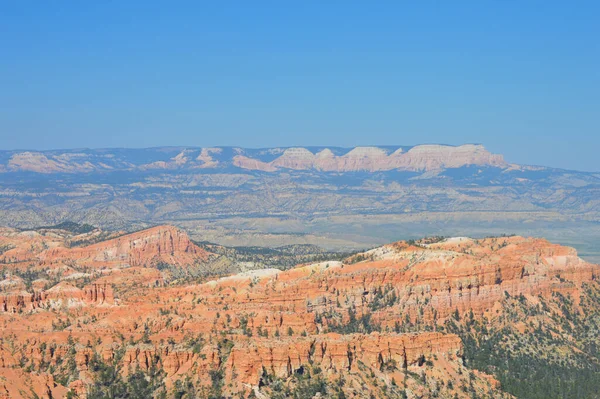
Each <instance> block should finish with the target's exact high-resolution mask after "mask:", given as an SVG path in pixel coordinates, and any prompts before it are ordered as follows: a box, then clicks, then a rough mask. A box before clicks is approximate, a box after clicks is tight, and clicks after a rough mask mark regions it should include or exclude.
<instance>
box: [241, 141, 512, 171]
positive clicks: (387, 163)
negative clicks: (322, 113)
mask: <svg viewBox="0 0 600 399" xmlns="http://www.w3.org/2000/svg"><path fill="white" fill-rule="evenodd" d="M469 165H480V166H491V167H500V168H503V167H507V166H508V164H507V163H506V162H505V161H504V158H503V157H502V155H496V154H492V153H490V152H489V151H487V150H486V149H485V148H484V147H483V146H482V145H474V144H466V145H461V146H458V147H453V146H447V145H419V146H416V147H413V148H411V149H409V150H408V151H407V152H404V151H403V149H402V148H398V149H397V150H395V151H393V152H391V153H388V151H386V150H385V149H383V148H379V147H356V148H354V149H352V150H351V151H349V152H348V153H346V154H344V155H339V156H338V155H334V154H333V152H331V151H330V150H328V149H324V150H321V151H320V152H318V153H316V154H313V153H312V152H311V151H309V150H308V149H306V148H301V147H297V148H288V149H286V150H285V151H284V152H283V154H282V155H281V156H279V157H278V158H276V159H275V160H273V161H271V162H268V163H266V162H262V161H258V160H253V159H252V158H249V157H244V159H243V162H237V163H236V166H239V167H241V168H245V169H259V170H263V171H273V170H275V169H279V168H284V169H296V170H308V169H317V170H322V171H329V172H357V171H369V172H376V171H389V170H404V171H431V170H440V169H446V168H460V167H463V166H469Z"/></svg>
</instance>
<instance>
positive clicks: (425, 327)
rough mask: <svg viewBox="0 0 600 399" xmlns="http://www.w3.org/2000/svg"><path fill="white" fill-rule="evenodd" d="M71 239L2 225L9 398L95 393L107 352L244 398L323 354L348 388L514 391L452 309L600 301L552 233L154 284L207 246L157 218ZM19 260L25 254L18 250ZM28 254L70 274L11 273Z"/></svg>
mask: <svg viewBox="0 0 600 399" xmlns="http://www.w3.org/2000/svg"><path fill="white" fill-rule="evenodd" d="M59 238H60V237H59V236H58V235H52V234H49V235H48V236H45V235H43V234H40V233H36V232H28V233H19V232H16V231H14V230H10V229H6V230H3V236H2V238H1V240H0V243H5V245H8V244H6V243H11V245H14V248H12V249H9V250H7V251H6V252H5V254H4V258H3V259H4V261H5V263H4V264H3V267H4V270H5V272H4V273H7V274H8V276H5V279H4V280H2V281H0V323H1V325H2V330H1V332H0V338H1V339H2V340H1V341H0V370H4V369H6V370H7V373H9V372H10V375H11V376H14V381H12V380H11V381H4V380H0V393H2V392H8V393H7V394H5V396H6V395H9V396H8V397H11V396H10V395H15V392H18V391H17V390H18V389H19V387H22V386H31V387H33V388H34V390H35V391H36V392H39V394H40V395H46V396H45V397H49V394H47V392H46V391H47V390H48V389H50V391H52V392H53V393H52V395H53V397H57V396H56V395H57V394H60V393H61V392H65V391H66V388H65V387H64V386H62V385H61V384H60V383H57V382H56V378H58V379H59V380H60V381H68V384H69V385H70V388H71V389H72V391H73V392H79V393H81V394H82V395H83V393H84V392H85V391H86V389H87V388H86V387H87V386H88V384H90V383H92V382H93V381H94V378H96V374H95V373H94V372H93V371H92V370H91V368H90V367H91V366H90V364H91V363H90V362H91V361H92V360H91V359H92V358H93V357H94V356H95V355H97V356H98V357H99V358H101V359H104V360H105V361H107V362H112V361H113V360H115V359H116V361H117V362H118V364H119V365H120V367H121V372H122V373H123V374H124V375H127V373H128V370H135V369H140V370H144V371H148V372H150V370H151V369H153V368H158V369H161V370H163V371H164V372H165V376H164V377H165V381H166V384H167V386H168V387H171V386H173V384H174V383H175V381H176V380H178V379H183V378H185V377H186V376H189V377H190V378H191V379H192V381H194V382H196V383H197V384H199V386H201V385H205V384H207V381H210V380H211V376H214V374H211V372H215V371H219V372H220V373H221V374H220V375H222V378H223V379H224V382H225V384H224V386H225V387H226V391H227V392H228V393H229V394H232V395H233V394H239V393H240V392H245V393H246V394H248V393H249V389H251V388H252V387H254V388H256V389H258V387H259V386H260V385H262V384H264V381H263V379H264V375H265V373H268V374H269V375H271V376H272V377H270V378H280V379H282V380H283V381H286V380H289V379H291V378H293V376H294V375H296V374H297V373H301V372H303V371H302V370H305V369H307V368H311V367H312V368H314V367H317V366H318V367H319V369H321V370H322V371H323V375H324V376H325V377H326V378H327V379H329V380H335V379H337V378H339V377H340V376H344V378H345V379H346V380H347V383H348V387H349V388H347V389H358V388H356V387H358V386H362V385H360V383H359V381H363V380H364V379H365V378H367V376H374V377H369V378H377V379H379V380H378V381H381V382H380V383H379V384H380V385H377V386H381V384H389V383H390V381H391V380H392V378H393V379H394V381H396V382H397V383H398V384H400V385H401V386H402V387H403V389H407V390H408V391H410V392H413V393H414V394H415V395H416V394H419V395H425V396H427V395H429V394H431V392H432V391H431V390H432V389H433V388H432V387H433V385H431V386H430V385H428V384H425V385H423V383H422V382H419V381H421V378H426V379H427V380H428V381H437V383H436V384H437V385H436V386H441V385H440V384H441V382H442V381H443V382H444V385H443V386H444V388H443V389H444V394H448V395H451V396H450V397H453V396H454V394H457V395H458V396H459V397H469V395H470V394H468V393H467V392H466V391H462V390H460V389H458V388H457V389H450V388H448V385H447V381H449V380H453V381H459V382H460V381H462V380H465V383H467V382H468V381H467V380H470V381H471V383H472V385H473V386H474V387H475V388H474V389H477V390H478V391H479V392H487V395H490V396H492V397H501V395H502V394H501V393H500V391H499V386H498V384H497V382H496V381H495V380H494V379H493V378H492V377H490V376H487V375H485V374H483V373H479V372H477V373H475V374H473V375H471V374H472V373H471V372H470V370H468V369H467V368H466V367H465V364H464V362H463V360H462V358H463V354H464V346H463V343H462V341H461V338H459V336H457V335H455V334H452V333H449V332H447V331H446V330H445V328H444V326H446V322H448V321H449V320H454V317H455V316H454V315H455V314H457V313H458V314H460V315H465V314H468V313H472V314H473V316H472V317H474V319H475V320H485V321H486V323H488V325H489V327H490V328H491V327H492V326H495V325H502V323H503V321H502V320H503V318H502V317H503V315H504V312H505V303H506V298H517V297H522V298H523V299H522V301H525V302H527V301H532V303H533V302H536V301H537V302H539V301H543V300H548V301H551V300H554V298H556V296H557V295H561V296H563V297H565V298H573V306H574V308H573V309H572V310H573V311H584V312H588V313H589V312H591V311H593V310H594V309H584V308H583V305H580V304H582V303H584V302H585V301H586V298H587V295H588V291H587V290H588V289H589V288H590V287H595V286H597V279H598V277H599V276H600V268H599V267H598V266H596V265H592V264H589V263H587V262H585V261H583V260H581V259H579V258H578V257H577V254H576V252H575V251H574V250H573V249H571V248H568V247H562V246H559V245H555V244H552V243H550V242H548V241H545V240H542V239H533V238H523V237H500V238H488V239H482V240H473V239H469V238H452V239H445V240H429V241H427V240H422V241H418V242H416V243H412V242H411V243H408V242H398V243H394V244H390V245H385V246H383V247H379V248H376V249H373V250H370V251H367V252H364V253H360V254H357V255H353V256H351V257H350V258H348V259H346V260H345V261H342V262H333V261H332V262H323V263H318V264H310V265H300V266H298V267H296V268H293V269H291V270H288V271H280V270H276V269H269V270H257V271H250V272H246V273H242V274H237V275H231V276H227V277H224V278H220V279H216V280H210V281H205V282H201V283H185V282H180V283H178V284H177V285H171V286H165V285H164V284H162V283H161V284H155V282H156V281H161V273H162V272H161V271H160V270H157V269H156V268H155V267H154V265H155V263H153V262H154V260H155V259H157V258H158V259H162V260H165V259H167V260H169V261H170V262H175V261H178V262H179V264H181V265H185V264H188V262H190V261H193V260H195V259H200V260H201V259H203V257H205V256H208V255H207V254H206V253H204V252H202V251H201V250H200V249H199V248H198V247H196V246H195V245H194V244H193V243H191V242H190V241H189V240H188V239H187V237H186V236H185V234H184V233H182V232H181V231H179V230H178V229H174V228H171V227H168V226H159V227H156V228H153V229H150V230H147V231H141V232H137V233H134V234H130V235H126V236H121V237H116V238H112V239H109V240H107V241H103V242H98V243H94V244H92V245H88V246H84V247H75V248H67V247H65V246H64V242H63V243H62V244H61V240H60V239H59ZM10 251H13V252H12V254H11V253H10ZM28 251H29V252H28ZM26 255H27V256H26ZM163 256H166V258H163ZM15 257H16V258H18V259H21V260H22V262H19V261H16V262H14V263H10V262H8V261H9V260H11V259H14V258H15ZM24 259H27V260H26V261H24ZM23 262H26V263H28V264H31V263H33V264H34V265H35V266H36V267H37V268H38V269H40V270H45V272H46V274H47V275H48V276H51V275H53V273H54V272H57V271H59V270H66V269H64V267H65V265H69V266H68V267H69V268H70V269H72V270H71V271H69V272H64V274H61V275H60V277H59V278H58V280H59V282H58V283H55V281H56V280H53V281H52V282H50V280H44V281H46V282H44V281H42V280H41V279H38V280H34V281H33V282H31V281H28V280H27V278H28V277H27V275H25V274H20V275H21V276H23V277H16V276H14V275H11V271H12V272H14V273H17V271H18V270H20V269H19V268H22V266H23V264H24V263H23ZM140 266H143V267H140ZM84 270H87V271H88V273H83V271H84ZM77 273H80V274H77ZM53 284H54V285H53ZM577 309H580V310H577ZM596 310H597V309H596ZM558 311H559V310H553V312H558ZM523 321H524V322H526V321H527V320H523ZM519 323H521V321H519V320H517V321H516V322H515V325H518V324H519ZM545 323H549V324H546V325H552V324H551V323H552V322H551V321H548V320H546V321H545ZM557 328H558V327H557ZM406 330H411V331H412V332H404V331H406ZM9 347H10V350H9ZM20 359H25V360H23V361H20ZM67 364H73V365H74V366H73V367H74V368H73V369H68V368H67V366H66V365H67ZM50 366H52V367H51V368H50ZM26 368H28V369H29V370H35V372H36V377H35V378H33V377H32V378H30V377H29V376H30V374H28V373H26V372H25V371H24V370H25V369H26ZM8 370H10V371H8ZM66 374H67V375H68V376H69V378H66V377H65V375H66ZM0 375H3V373H2V372H0ZM419 375H425V377H418V378H417V377H415V376H419ZM65 378H66V379H65ZM385 381H387V383H386V382H385ZM355 383H356V384H358V385H353V384H355ZM369 384H371V383H369ZM432 384H433V383H432ZM457 385H458V383H457ZM353 386H354V387H355V388H351V387H353ZM390 387H391V386H390ZM254 388H252V389H254ZM361 389H365V388H364V387H363V388H361ZM369 389H380V388H376V385H373V386H370V385H369ZM390 389H392V388H390ZM44 392H46V393H44ZM13 397H14V396H13Z"/></svg>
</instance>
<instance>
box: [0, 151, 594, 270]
mask: <svg viewBox="0 0 600 399" xmlns="http://www.w3.org/2000/svg"><path fill="white" fill-rule="evenodd" d="M533 150H535V149H533ZM598 198H600V175H599V174H598V173H585V172H577V171H569V170H560V169H553V168H546V167H540V166H527V165H516V164H512V163H510V162H508V161H507V160H505V159H504V158H503V157H502V156H501V155H498V154H492V153H490V152H489V151H487V150H486V149H485V148H484V147H483V146H481V145H471V144H469V145H462V146H458V147H453V146H446V145H418V146H414V147H407V146H404V147H403V146H380V147H357V148H334V147H329V148H326V147H306V148H301V147H296V148H266V149H243V148H234V147H217V148H195V147H164V148H148V149H95V150H91V149H79V150H56V151H41V152H40V151H1V152H0V225H4V226H10V227H18V228H34V227H38V226H49V225H56V224H59V223H62V222H66V221H74V222H78V223H82V224H83V223H89V224H92V225H95V226H100V227H102V228H105V229H111V230H128V231H134V230H138V229H141V228H146V227H150V226H154V225H157V224H171V225H175V226H178V227H181V228H184V229H185V230H186V231H187V232H188V233H189V234H190V235H191V237H192V238H193V239H195V240H197V241H209V242H214V243H218V244H221V245H225V246H262V247H265V246H268V247H280V246H285V245H298V244H312V245H319V246H320V247H323V248H325V249H327V250H357V249H363V248H366V247H372V246H375V245H382V244H385V243H386V242H390V241H394V240H397V239H400V238H403V239H416V238H419V237H423V236H426V235H435V234H441V235H455V236H456V235H469V236H477V237H484V236H488V235H501V234H503V233H505V234H511V233H515V234H521V235H532V236H541V237H546V238H548V239H552V240H554V241H556V242H560V243H564V244H569V245H572V246H575V247H576V248H577V249H578V250H579V251H580V253H581V255H582V256H584V257H586V258H587V259H590V260H597V261H600V256H599V255H600V253H599V251H598V246H597V245H596V243H597V242H598V240H600V224H599V222H600V203H599V200H598Z"/></svg>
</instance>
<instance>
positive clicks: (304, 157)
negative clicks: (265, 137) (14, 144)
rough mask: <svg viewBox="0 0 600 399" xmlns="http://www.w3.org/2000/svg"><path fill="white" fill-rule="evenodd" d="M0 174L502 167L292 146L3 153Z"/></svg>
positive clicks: (473, 153) (392, 150) (401, 152)
mask: <svg viewBox="0 0 600 399" xmlns="http://www.w3.org/2000/svg"><path fill="white" fill-rule="evenodd" d="M0 162H2V165H0V168H1V169H0V171H3V172H37V173H90V172H114V171H135V170H137V171H148V170H195V171H198V170H199V169H216V170H222V169H228V168H231V167H236V168H240V169H247V170H260V171H265V172H275V171H280V170H285V169H293V170H318V171H324V172H359V171H368V172H378V171H390V170H402V171H431V170H442V169H447V168H460V167H463V166H468V165H482V166H493V167H500V168H505V167H507V166H508V164H507V163H506V162H505V161H504V159H503V157H502V156H501V155H494V154H491V153H490V152H488V151H487V150H486V149H485V148H484V147H483V146H481V145H473V144H467V145H462V146H458V147H453V146H447V145H419V146H415V147H399V146H385V147H356V148H337V147H332V148H328V147H308V148H303V147H292V148H265V149H244V148H235V147H214V148H181V147H164V148H146V149H106V150H87V149H86V150H68V151H61V150H59V151H43V152H34V151H6V152H4V153H0Z"/></svg>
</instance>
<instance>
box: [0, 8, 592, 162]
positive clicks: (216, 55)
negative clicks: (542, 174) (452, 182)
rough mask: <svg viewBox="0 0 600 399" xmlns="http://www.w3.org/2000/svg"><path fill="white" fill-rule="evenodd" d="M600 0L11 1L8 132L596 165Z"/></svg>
mask: <svg viewBox="0 0 600 399" xmlns="http://www.w3.org/2000/svg"><path fill="white" fill-rule="evenodd" d="M599 4H600V2H598V1H572V2H571V1H533V0H531V1H528V0H523V1H521V0H505V1H500V0H496V1H491V0H490V1H486V0H473V1H467V0H464V1H463V0H457V1H421V0H419V1H416V0H415V1H348V0H347V1H314V2H313V1H308V0H306V1H272V2H264V1H258V0H255V1H193V2H183V1H170V2H167V1H164V2H154V1H125V0H124V1H37V2H34V1H1V2H0V148H1V149H15V148H25V149H51V148H77V147H149V146H160V145H189V146H216V145H235V146H244V147H271V146H293V145H331V146H333V145H335V146H355V145H377V144H381V145H383V144H401V145H412V144H419V143H446V144H461V143H467V142H468V143H483V144H485V145H486V146H487V147H488V148H489V149H490V150H492V151H494V152H499V153H503V154H504V155H505V156H506V158H507V159H508V160H509V161H511V162H519V163H527V164H542V165H549V166H557V167H564V168H571V169H581V170H593V171H600V156H598V150H599V148H600V23H599V20H600V5H599Z"/></svg>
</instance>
